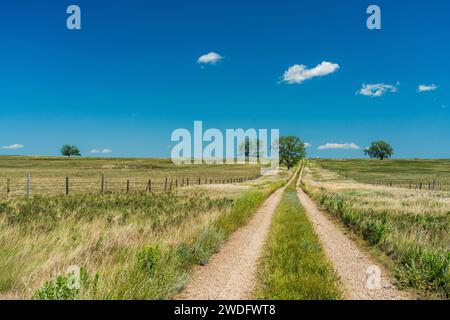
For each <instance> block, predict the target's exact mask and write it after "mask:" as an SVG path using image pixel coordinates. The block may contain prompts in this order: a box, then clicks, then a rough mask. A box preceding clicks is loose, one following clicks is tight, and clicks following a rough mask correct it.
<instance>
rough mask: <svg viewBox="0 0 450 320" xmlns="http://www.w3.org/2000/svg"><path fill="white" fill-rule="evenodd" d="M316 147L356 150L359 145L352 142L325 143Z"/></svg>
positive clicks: (320, 148)
mask: <svg viewBox="0 0 450 320" xmlns="http://www.w3.org/2000/svg"><path fill="white" fill-rule="evenodd" d="M317 149H319V150H327V149H353V150H358V149H359V146H358V145H356V144H354V143H353V142H352V143H329V142H328V143H326V144H324V145H321V146H319V147H318V148H317Z"/></svg>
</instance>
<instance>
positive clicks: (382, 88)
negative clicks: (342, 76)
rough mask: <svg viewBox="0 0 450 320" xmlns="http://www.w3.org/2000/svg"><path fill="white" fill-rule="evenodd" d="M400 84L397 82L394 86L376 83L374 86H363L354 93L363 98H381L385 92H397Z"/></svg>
mask: <svg viewBox="0 0 450 320" xmlns="http://www.w3.org/2000/svg"><path fill="white" fill-rule="evenodd" d="M399 85H400V83H398V82H397V84H396V85H391V84H384V83H376V84H365V83H364V84H363V86H362V88H361V89H360V90H358V91H357V92H356V94H360V95H363V96H369V97H381V96H382V95H384V94H385V93H387V92H392V93H394V92H397V91H398V86H399Z"/></svg>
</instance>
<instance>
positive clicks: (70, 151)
mask: <svg viewBox="0 0 450 320" xmlns="http://www.w3.org/2000/svg"><path fill="white" fill-rule="evenodd" d="M61 154H62V155H63V156H66V157H69V158H70V157H71V156H81V153H80V150H79V149H78V148H77V147H76V146H71V145H68V144H65V145H63V146H62V148H61Z"/></svg>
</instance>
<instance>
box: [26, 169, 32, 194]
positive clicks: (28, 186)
mask: <svg viewBox="0 0 450 320" xmlns="http://www.w3.org/2000/svg"><path fill="white" fill-rule="evenodd" d="M30 192H31V175H30V174H29V173H28V174H27V198H28V197H29V196H30Z"/></svg>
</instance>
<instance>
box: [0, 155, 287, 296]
mask: <svg viewBox="0 0 450 320" xmlns="http://www.w3.org/2000/svg"><path fill="white" fill-rule="evenodd" d="M3 160H4V162H3V164H2V166H3V167H2V175H3V177H4V176H5V172H4V170H3V169H6V170H7V171H8V174H9V175H14V174H16V175H20V174H18V173H17V171H19V170H22V173H23V172H27V171H28V170H29V169H30V168H32V169H33V170H34V172H35V174H36V175H38V174H39V173H42V175H43V176H47V177H49V178H50V179H52V178H57V177H60V176H61V175H65V174H68V173H67V172H71V173H72V174H74V175H75V174H80V175H82V176H84V175H85V174H86V173H85V172H84V171H85V170H87V171H89V170H91V171H90V172H95V173H99V172H101V171H102V170H103V169H105V170H106V166H109V167H111V168H110V169H108V170H107V172H108V174H110V175H117V176H120V174H121V173H122V172H125V176H127V177H129V176H131V175H133V176H136V177H138V176H139V175H143V174H144V173H145V175H147V174H148V173H149V172H150V173H151V175H152V176H155V177H156V176H160V177H164V176H166V175H167V174H175V173H176V174H177V176H183V175H184V176H185V177H187V176H192V175H201V176H202V177H205V176H208V177H214V176H217V177H219V176H220V177H227V176H228V177H232V176H233V177H235V176H236V175H238V174H240V175H241V176H247V175H251V174H255V168H254V167H251V166H236V167H230V166H204V167H195V166H183V167H180V168H175V167H173V166H172V165H171V164H169V163H168V161H167V160H152V159H148V160H144V159H137V160H134V159H111V160H99V159H92V160H91V159H88V160H84V159H76V160H74V161H72V160H68V161H63V159H59V158H58V159H50V160H49V162H48V163H46V161H45V160H44V159H42V158H39V159H38V160H36V162H33V161H30V159H23V158H18V159H17V160H18V162H17V163H16V164H14V161H13V159H12V158H9V159H8V161H7V160H5V159H3ZM52 161H54V163H55V165H54V166H53V162H52ZM7 162H9V163H8V165H6V163H7ZM67 163H69V165H67ZM72 164H73V165H72ZM125 164H126V165H127V166H128V168H127V169H123V168H118V167H117V166H119V165H125ZM142 166H148V167H145V168H144V167H142ZM18 168H21V169H18ZM88 168H91V169H88ZM66 169H67V171H66ZM115 170H117V171H118V172H115ZM133 170H137V173H135V172H133ZM288 175H289V173H288V172H286V171H284V172H281V173H280V174H279V175H277V176H271V177H260V178H257V179H256V180H251V181H246V182H244V183H235V184H208V185H206V184H205V185H200V186H199V185H195V186H189V187H185V188H180V189H177V190H176V191H175V192H172V193H159V192H157V193H153V192H152V193H148V192H144V191H136V192H130V193H124V192H115V193H113V192H108V193H103V194H100V193H98V192H95V193H92V192H90V190H86V191H87V192H86V193H81V192H80V193H78V194H71V195H68V196H66V195H61V194H59V195H34V196H32V197H31V198H29V199H28V200H27V199H26V198H24V197H10V198H9V199H5V198H3V197H2V198H0V299H2V298H25V299H27V298H33V297H34V298H36V299H78V298H86V299H167V298H170V297H172V296H174V295H175V294H176V293H178V292H179V290H180V289H181V288H182V287H183V286H184V285H185V284H186V282H187V281H188V278H189V270H190V268H191V266H192V265H194V264H204V263H206V262H207V261H208V259H209V257H210V256H211V255H212V254H213V253H214V252H215V251H216V250H217V249H218V248H219V247H220V246H221V244H222V243H223V241H224V240H225V239H226V238H227V236H228V235H229V234H230V233H231V232H233V231H234V230H236V229H237V228H238V227H239V226H241V225H242V224H243V223H245V221H247V219H248V218H249V217H250V216H251V214H252V213H253V212H254V211H255V209H256V208H257V207H259V206H260V205H261V204H262V202H263V201H264V200H265V199H266V198H267V196H268V195H269V194H270V193H271V192H273V191H274V190H275V189H277V188H279V187H280V186H282V185H283V184H284V183H285V181H286V180H287V178H288ZM71 265H76V266H79V267H81V268H82V269H81V288H80V289H79V290H78V289H77V290H75V289H72V288H71V287H70V286H69V283H70V279H69V278H68V277H66V276H65V274H66V270H67V268H68V267H69V266H71Z"/></svg>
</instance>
